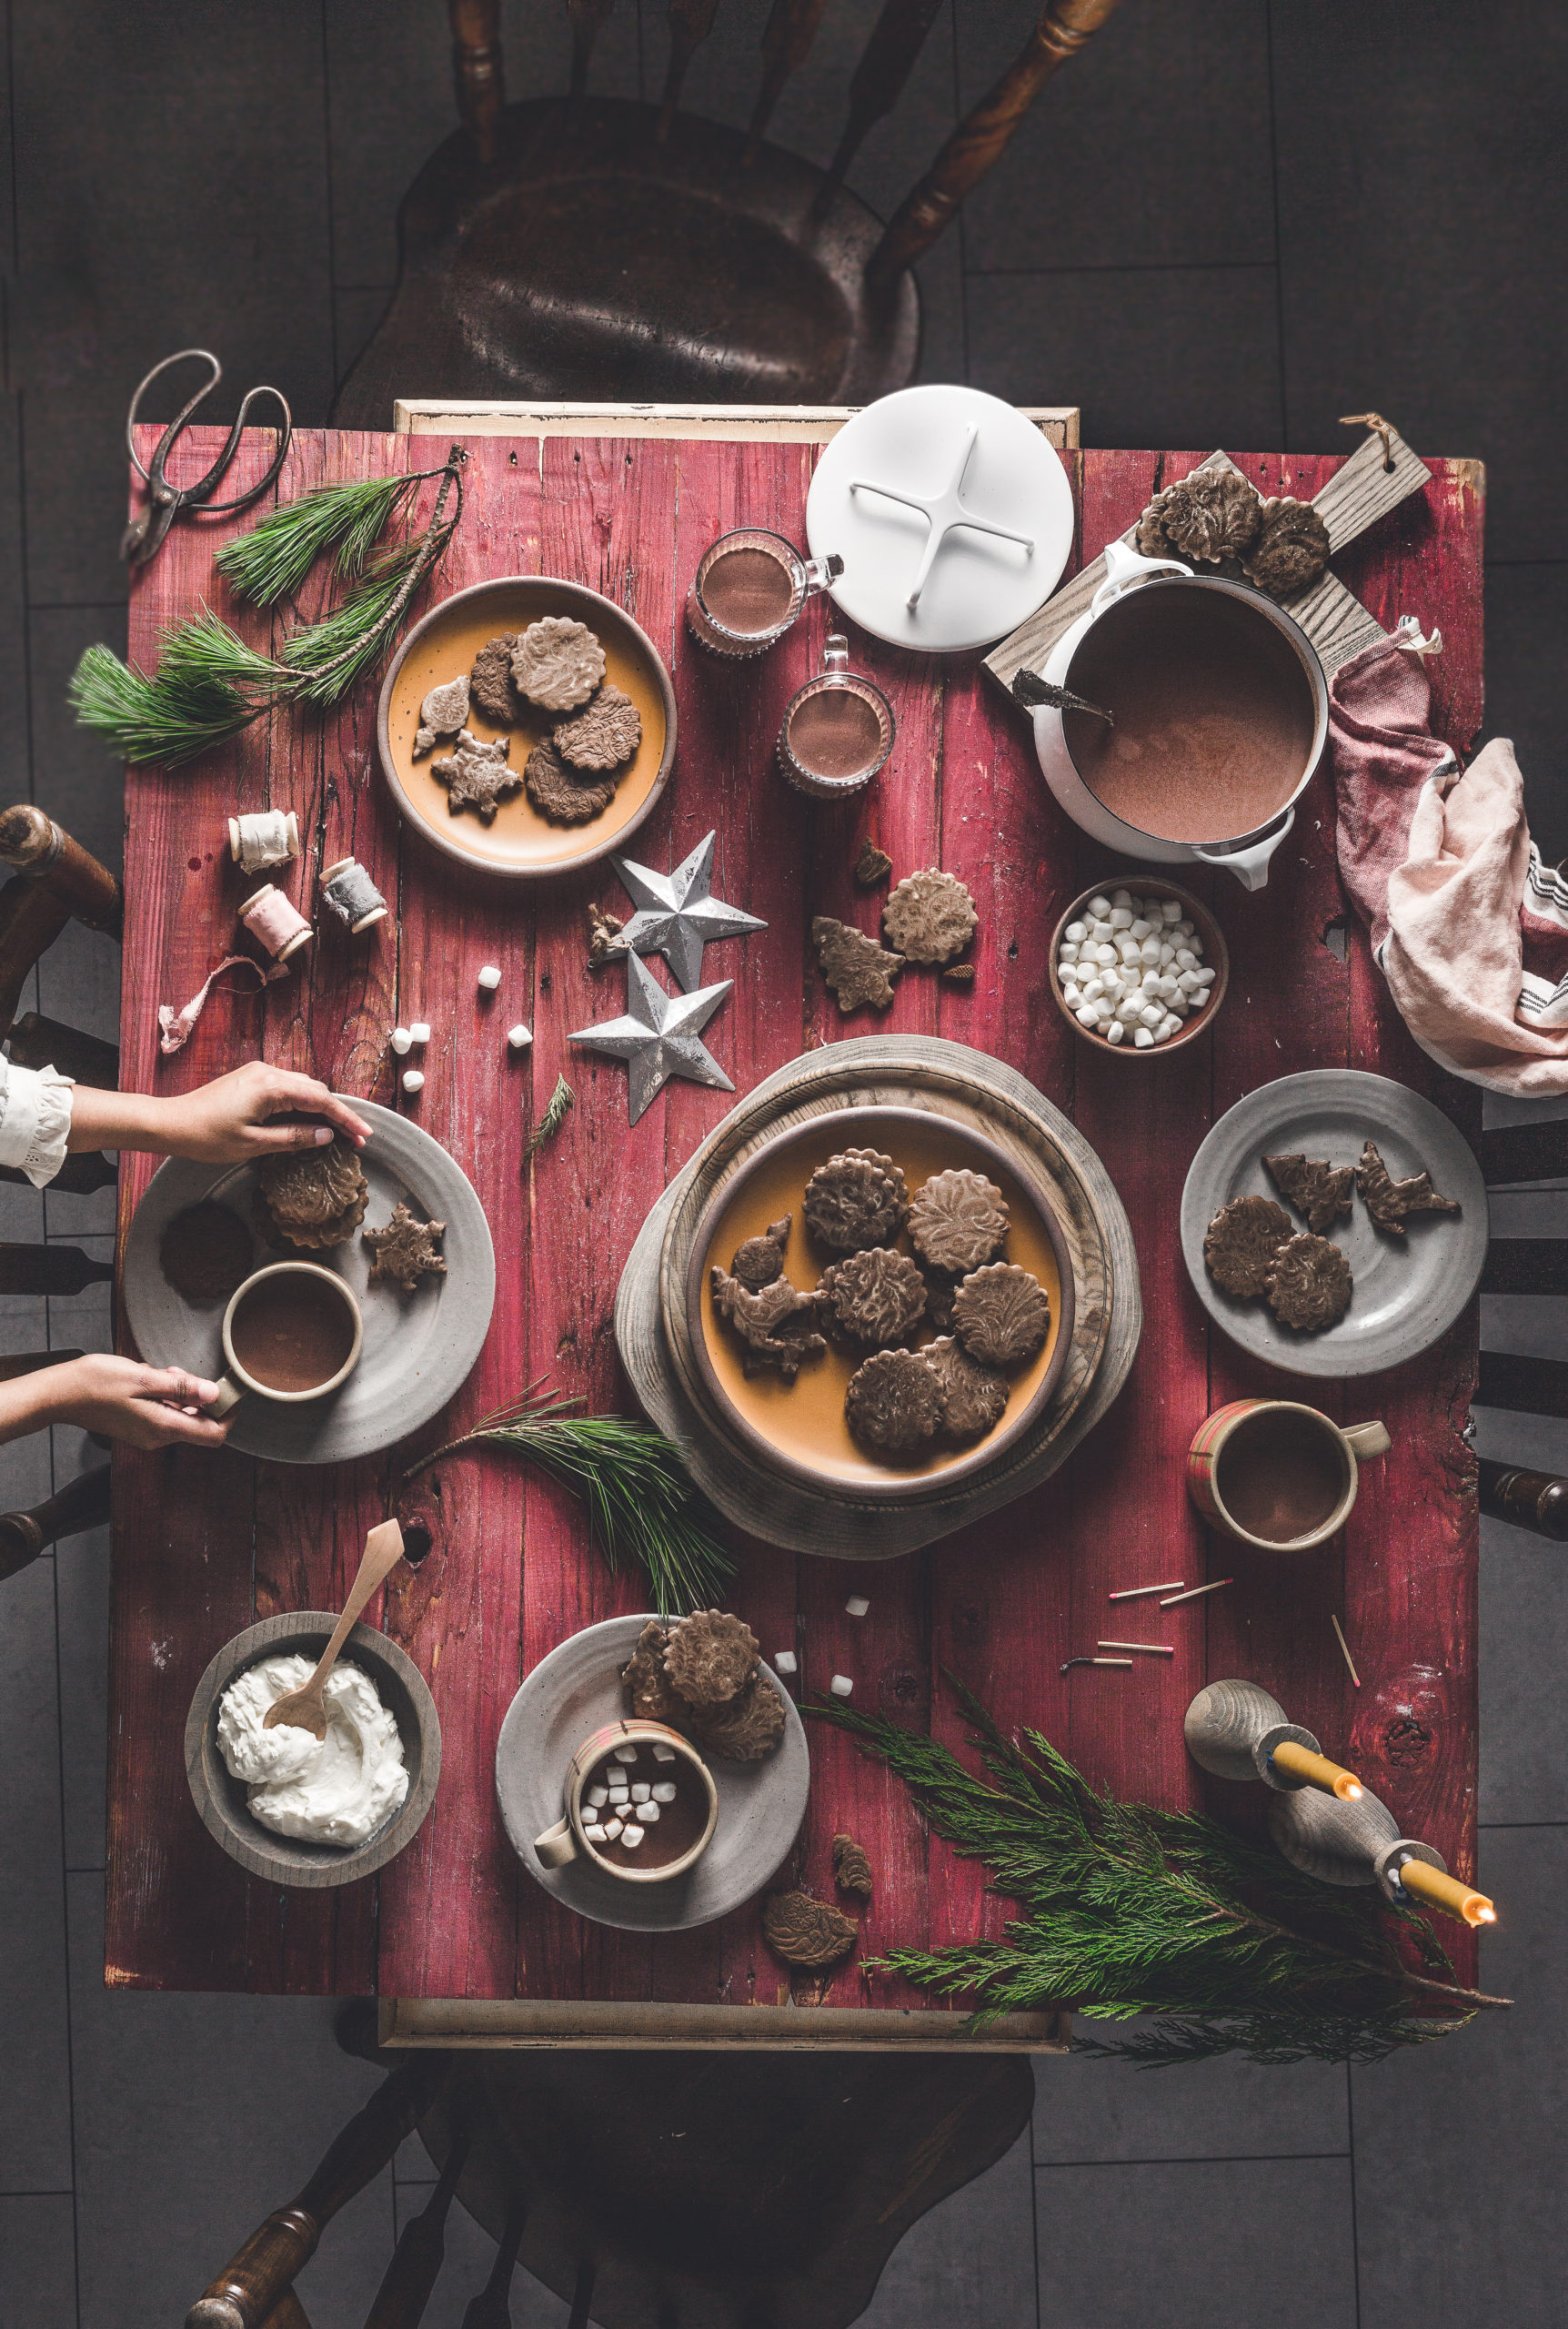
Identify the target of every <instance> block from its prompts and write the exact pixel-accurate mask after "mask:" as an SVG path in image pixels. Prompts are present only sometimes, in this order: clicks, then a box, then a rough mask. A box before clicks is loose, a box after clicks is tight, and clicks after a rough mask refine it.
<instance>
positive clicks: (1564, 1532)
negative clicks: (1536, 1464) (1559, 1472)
mask: <svg viewBox="0 0 1568 2329" xmlns="http://www.w3.org/2000/svg"><path fill="white" fill-rule="evenodd" d="M1477 1468H1478V1470H1479V1472H1480V1476H1481V1479H1480V1486H1481V1509H1482V1510H1483V1512H1484V1513H1487V1514H1489V1515H1490V1517H1492V1518H1493V1520H1510V1521H1512V1522H1513V1526H1514V1527H1516V1528H1528V1529H1530V1530H1531V1531H1532V1533H1533V1535H1535V1536H1537V1537H1550V1538H1553V1540H1554V1542H1556V1543H1557V1544H1559V1545H1568V1480H1563V1479H1559V1478H1558V1477H1556V1475H1555V1474H1554V1473H1552V1472H1526V1471H1523V1470H1522V1469H1521V1468H1520V1467H1519V1466H1518V1465H1516V1464H1496V1463H1493V1461H1492V1459H1491V1458H1490V1457H1486V1456H1483V1457H1482V1458H1481V1460H1480V1464H1479V1466H1478V1467H1477Z"/></svg>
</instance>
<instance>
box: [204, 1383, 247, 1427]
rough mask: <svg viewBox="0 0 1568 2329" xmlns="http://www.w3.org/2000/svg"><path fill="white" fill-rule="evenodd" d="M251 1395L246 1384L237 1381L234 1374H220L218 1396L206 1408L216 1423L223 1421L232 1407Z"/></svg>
mask: <svg viewBox="0 0 1568 2329" xmlns="http://www.w3.org/2000/svg"><path fill="white" fill-rule="evenodd" d="M249 1396H250V1395H249V1393H248V1392H247V1391H246V1387H245V1385H244V1384H243V1383H236V1381H235V1379H234V1376H232V1375H220V1376H218V1378H217V1396H216V1399H215V1400H214V1401H213V1403H212V1405H211V1406H210V1407H208V1409H207V1410H206V1412H207V1415H208V1417H210V1418H211V1420H212V1421H213V1422H214V1423H221V1422H222V1421H223V1419H224V1417H225V1416H226V1415H227V1414H228V1413H229V1411H230V1409H231V1408H233V1407H237V1406H238V1405H239V1403H240V1401H241V1400H242V1399H245V1398H248V1397H249Z"/></svg>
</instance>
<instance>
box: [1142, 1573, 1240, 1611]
mask: <svg viewBox="0 0 1568 2329" xmlns="http://www.w3.org/2000/svg"><path fill="white" fill-rule="evenodd" d="M1235 1582H1236V1580H1235V1578H1233V1577H1217V1578H1215V1579H1214V1582H1213V1584H1212V1585H1195V1586H1194V1587H1193V1588H1192V1590H1191V1593H1173V1594H1172V1595H1171V1598H1170V1599H1169V1601H1161V1604H1160V1607H1161V1608H1162V1609H1173V1608H1175V1607H1176V1604H1177V1603H1178V1602H1179V1601H1200V1600H1201V1599H1202V1598H1203V1596H1204V1594H1205V1593H1218V1591H1219V1590H1220V1588H1221V1586H1222V1585H1234V1584H1235Z"/></svg>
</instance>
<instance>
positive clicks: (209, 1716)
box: [185, 1609, 441, 1891]
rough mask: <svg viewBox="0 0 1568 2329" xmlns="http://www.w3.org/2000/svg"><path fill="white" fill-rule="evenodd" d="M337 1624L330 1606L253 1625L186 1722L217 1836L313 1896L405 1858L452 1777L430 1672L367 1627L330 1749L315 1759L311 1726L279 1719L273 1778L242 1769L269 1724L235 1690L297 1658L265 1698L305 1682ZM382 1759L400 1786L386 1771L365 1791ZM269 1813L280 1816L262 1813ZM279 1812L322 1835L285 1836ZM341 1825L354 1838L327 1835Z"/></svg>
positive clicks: (207, 1679)
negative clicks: (254, 1716)
mask: <svg viewBox="0 0 1568 2329" xmlns="http://www.w3.org/2000/svg"><path fill="white" fill-rule="evenodd" d="M336 1625H337V1618H336V1617H334V1616H333V1615H332V1614H331V1612H330V1611H327V1610H321V1609H297V1610H295V1611H293V1612H292V1613H291V1614H290V1615H287V1616H285V1617H277V1618H263V1619H262V1620H261V1622H260V1624H259V1625H254V1626H247V1627H246V1629H245V1631H244V1632H243V1633H239V1634H236V1636H235V1637H234V1639H233V1640H232V1641H227V1642H225V1644H224V1646H223V1648H221V1649H220V1650H219V1651H218V1653H217V1655H216V1658H214V1659H212V1660H211V1662H210V1663H209V1665H208V1667H207V1669H206V1673H205V1674H204V1675H203V1676H202V1678H201V1680H200V1681H199V1682H198V1683H197V1685H196V1696H195V1697H194V1698H193V1699H192V1700H191V1706H190V1713H189V1715H188V1716H187V1717H186V1737H185V1754H186V1779H187V1780H188V1781H189V1783H190V1791H191V1797H192V1800H193V1801H194V1802H195V1804H196V1810H197V1812H198V1813H199V1814H200V1816H201V1821H202V1825H203V1826H204V1827H205V1828H206V1831H207V1833H208V1835H209V1836H211V1837H212V1838H213V1840H215V1842H216V1843H217V1844H219V1845H220V1846H221V1847H222V1849H223V1850H225V1851H226V1853H227V1854H228V1856H229V1858H230V1860H236V1861H237V1862H238V1864H239V1866H240V1867H241V1868H243V1869H245V1870H246V1871H247V1873H248V1874H250V1875H252V1876H259V1877H261V1878H263V1879H264V1880H266V1882H267V1883H269V1884H286V1885H291V1886H295V1887H297V1888H298V1889H300V1890H306V1891H322V1890H328V1889H330V1888H333V1887H336V1886H337V1885H340V1884H354V1883H357V1881H358V1880H359V1878H360V1877H362V1876H371V1875H373V1874H374V1873H375V1871H376V1870H377V1869H378V1868H385V1867H386V1865H387V1861H388V1860H395V1859H396V1858H397V1854H398V1853H399V1852H400V1851H401V1850H403V1847H404V1846H405V1844H407V1843H409V1842H411V1841H412V1840H413V1838H414V1837H415V1835H416V1834H417V1832H418V1830H419V1828H420V1827H421V1825H422V1824H423V1822H424V1819H425V1815H426V1813H427V1811H428V1810H429V1809H430V1806H431V1804H432V1803H433V1802H434V1801H435V1799H436V1786H437V1781H438V1780H439V1779H440V1776H441V1722H440V1717H439V1716H438V1715H437V1712H436V1702H435V1700H434V1699H432V1697H431V1696H430V1690H429V1686H428V1684H427V1682H426V1679H425V1677H424V1676H423V1675H422V1674H421V1673H420V1671H419V1669H418V1668H417V1666H416V1665H415V1664H414V1662H413V1660H412V1659H410V1658H409V1657H408V1656H407V1653H406V1652H405V1651H403V1650H401V1649H399V1648H398V1647H397V1643H396V1642H395V1641H393V1640H392V1639H391V1638H390V1637H389V1636H387V1634H384V1633H378V1632H377V1629H376V1628H375V1627H374V1626H367V1625H363V1624H361V1625H357V1626H356V1627H355V1628H353V1630H352V1631H351V1632H350V1634H349V1636H348V1639H347V1642H346V1643H345V1644H344V1646H343V1650H342V1654H341V1656H340V1657H339V1659H338V1660H337V1665H336V1667H335V1668H334V1669H333V1671H332V1674H331V1676H330V1677H329V1678H328V1681H327V1709H328V1729H327V1739H326V1741H325V1742H323V1743H322V1748H321V1749H320V1752H319V1754H313V1753H312V1748H313V1746H314V1744H315V1742H314V1741H313V1740H312V1739H311V1735H310V1733H309V1732H307V1731H300V1730H296V1729H292V1728H291V1727H290V1726H288V1725H286V1724H279V1725H277V1726H276V1727H275V1728H274V1729H271V1730H267V1731H266V1732H265V1738H266V1739H267V1740H269V1741H276V1740H282V1741H284V1742H285V1745H284V1747H283V1749H281V1750H280V1757H281V1759H280V1760H279V1761H278V1764H277V1769H276V1773H275V1775H274V1776H273V1777H271V1778H269V1779H266V1780H260V1781H256V1782H252V1781H248V1780H246V1779H245V1778H242V1777H238V1776H236V1773H235V1771H234V1770H233V1769H231V1756H232V1755H234V1754H235V1753H236V1740H241V1741H243V1740H244V1739H245V1738H246V1730H247V1729H248V1730H249V1731H250V1732H251V1733H254V1731H255V1729H256V1726H255V1724H254V1723H250V1724H248V1725H247V1723H246V1693H244V1692H243V1691H242V1692H240V1693H239V1694H238V1696H237V1697H236V1699H230V1692H231V1690H233V1689H234V1688H235V1686H236V1685H238V1684H243V1682H244V1680H245V1678H246V1676H251V1675H255V1676H256V1677H257V1682H258V1686H259V1683H260V1682H261V1681H266V1677H265V1676H264V1675H263V1674H262V1672H261V1669H266V1668H267V1667H268V1666H269V1665H270V1664H271V1662H272V1661H275V1660H277V1661H284V1660H286V1661H291V1663H290V1664H288V1665H287V1666H286V1667H285V1666H279V1667H277V1668H276V1669H275V1671H274V1673H273V1676H272V1679H271V1680H270V1681H266V1689H264V1690H263V1691H262V1698H263V1699H264V1700H265V1701H266V1703H270V1699H272V1698H274V1697H276V1696H277V1695H279V1689H275V1688H273V1687H272V1684H273V1682H276V1683H277V1684H279V1685H280V1686H281V1688H282V1689H294V1688H297V1687H298V1685H299V1684H300V1683H302V1682H303V1681H305V1680H306V1679H307V1677H308V1674H309V1671H310V1669H312V1668H314V1666H315V1664H316V1661H317V1659H318V1658H319V1657H320V1656H321V1653H322V1651H323V1650H324V1649H325V1648H327V1643H328V1641H329V1640H330V1639H331V1638H332V1631H333V1628H334V1627H335V1626H336ZM345 1669H347V1673H346V1671H345ZM226 1703H227V1705H228V1706H229V1708H230V1709H231V1711H230V1713H229V1717H228V1720H227V1722H226V1721H225V1709H226ZM251 1711H254V1709H251ZM394 1739H395V1741H396V1749H395V1751H391V1752H389V1751H388V1749H389V1747H390V1742H391V1741H392V1740H394ZM226 1742H227V1747H226ZM295 1750H297V1751H295ZM253 1751H254V1750H253ZM237 1752H238V1755H239V1756H240V1758H241V1759H243V1758H244V1756H245V1754H246V1747H245V1746H244V1745H243V1744H241V1745H240V1746H239V1747H238V1749H237ZM399 1757H400V1758H401V1773H402V1778H401V1780H399V1779H398V1777H397V1771H398V1758H399ZM356 1762H357V1763H358V1765H359V1769H355V1765H356ZM376 1763H380V1764H385V1765H386V1766H387V1770H388V1771H389V1774H390V1782H388V1780H387V1778H385V1777H384V1778H383V1779H382V1780H381V1781H380V1783H379V1786H378V1788H377V1790H375V1791H374V1792H371V1793H365V1792H363V1791H361V1792H359V1793H356V1790H357V1789H359V1790H363V1789H364V1783H365V1780H366V1775H367V1772H369V1771H370V1770H371V1768H372V1766H373V1765H374V1764H376ZM296 1765H297V1766H298V1767H299V1768H298V1769H296V1768H295V1766H296ZM405 1782H406V1783H405ZM383 1797H384V1798H385V1809H384V1810H378V1808H377V1807H378V1803H379V1800H380V1799H381V1798H383ZM253 1806H254V1807H255V1808H253ZM302 1806H306V1807H307V1810H306V1815H305V1817H303V1818H301V1817H300V1816H299V1815H300V1810H301V1807H302ZM262 1809H266V1812H267V1815H268V1816H267V1819H266V1820H264V1819H263V1818H261V1817H260V1816H258V1813H259V1811H260V1810H262ZM269 1820H281V1821H283V1822H284V1823H286V1825H287V1826H293V1827H296V1828H300V1829H304V1828H311V1829H314V1830H317V1832H316V1833H314V1834H304V1833H287V1832H284V1831H282V1830H280V1829H279V1828H277V1827H274V1826H272V1825H270V1824H268V1821H269ZM334 1828H335V1829H337V1830H339V1831H340V1832H344V1833H347V1834H350V1835H351V1836H352V1838H353V1840H352V1841H349V1842H347V1843H345V1842H342V1841H333V1840H325V1837H324V1834H323V1832H322V1831H324V1830H328V1829H334ZM362 1828H363V1829H367V1832H365V1833H363V1834H361V1833H360V1832H359V1831H360V1830H361V1829H362Z"/></svg>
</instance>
